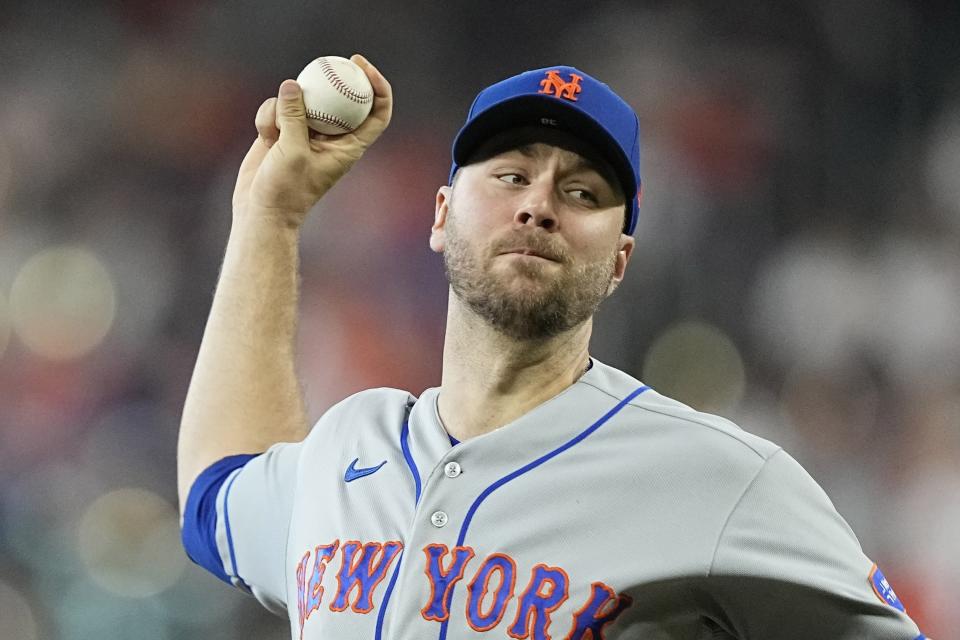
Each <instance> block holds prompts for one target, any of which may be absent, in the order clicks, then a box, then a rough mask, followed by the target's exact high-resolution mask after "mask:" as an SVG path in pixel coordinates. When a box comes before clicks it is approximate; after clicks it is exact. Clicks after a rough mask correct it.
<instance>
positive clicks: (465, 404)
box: [437, 291, 593, 440]
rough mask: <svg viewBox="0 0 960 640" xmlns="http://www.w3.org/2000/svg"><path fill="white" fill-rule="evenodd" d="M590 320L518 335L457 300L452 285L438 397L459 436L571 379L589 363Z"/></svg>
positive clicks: (509, 415)
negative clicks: (550, 333) (547, 332)
mask: <svg viewBox="0 0 960 640" xmlns="http://www.w3.org/2000/svg"><path fill="white" fill-rule="evenodd" d="M592 326H593V325H592V321H591V320H587V321H586V322H584V323H583V324H581V325H578V326H576V327H574V328H572V329H570V330H569V331H566V332H564V333H562V334H559V335H557V336H554V337H552V338H545V339H543V340H537V341H528V340H516V339H513V338H510V337H508V336H505V335H503V334H502V333H500V332H498V331H497V330H495V329H494V328H493V327H491V326H490V325H489V324H488V323H486V322H485V321H484V320H482V319H481V318H479V317H478V316H476V315H475V314H474V313H473V312H472V311H470V310H469V309H467V308H465V307H464V306H463V305H462V304H460V302H459V300H458V299H457V298H456V296H455V295H454V294H453V292H452V291H451V293H450V306H449V308H448V312H447V330H446V340H445V342H444V347H443V376H442V378H441V385H440V395H439V398H438V400H437V402H438V409H439V412H440V418H441V420H442V421H443V425H444V427H445V428H446V429H447V432H448V433H449V434H450V435H452V436H453V437H454V438H457V439H458V440H466V439H468V438H472V437H474V436H478V435H481V434H484V433H487V432H488V431H492V430H493V429H496V428H497V427H500V426H503V425H505V424H507V423H509V422H512V421H513V420H516V419H517V418H519V417H520V416H522V415H523V414H525V413H527V412H528V411H530V410H531V409H533V408H534V407H536V406H538V405H540V404H542V403H543V402H545V401H547V400H549V399H550V398H552V397H554V396H556V395H557V394H558V393H560V392H561V391H563V390H564V389H566V388H567V387H569V386H570V385H572V384H573V383H575V382H576V381H577V380H578V379H579V378H580V376H581V375H583V373H584V371H585V370H586V369H587V366H588V363H589V354H588V347H589V342H590V332H591V330H592Z"/></svg>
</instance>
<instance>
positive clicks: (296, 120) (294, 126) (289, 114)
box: [277, 80, 310, 147]
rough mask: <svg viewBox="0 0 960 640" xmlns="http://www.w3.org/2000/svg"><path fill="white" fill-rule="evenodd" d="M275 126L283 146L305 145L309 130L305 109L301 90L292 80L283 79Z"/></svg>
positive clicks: (307, 141)
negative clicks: (278, 130)
mask: <svg viewBox="0 0 960 640" xmlns="http://www.w3.org/2000/svg"><path fill="white" fill-rule="evenodd" d="M277 128H278V129H280V142H281V143H282V144H283V145H284V146H289V145H295V146H297V147H303V146H307V145H308V144H309V142H310V132H309V130H308V128H307V110H306V108H305V107H304V106H303V92H302V91H301V90H300V85H299V84H297V83H296V82H295V81H293V80H284V81H283V84H281V85H280V95H279V96H278V98H277Z"/></svg>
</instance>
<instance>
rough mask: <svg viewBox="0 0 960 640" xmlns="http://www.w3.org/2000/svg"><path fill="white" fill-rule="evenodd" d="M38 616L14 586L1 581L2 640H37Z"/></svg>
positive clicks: (0, 618)
mask: <svg viewBox="0 0 960 640" xmlns="http://www.w3.org/2000/svg"><path fill="white" fill-rule="evenodd" d="M39 637H40V636H39V633H38V630H37V622H36V616H35V615H34V613H33V609H32V608H31V607H30V603H29V602H28V601H27V599H26V597H24V595H23V594H22V593H20V592H19V591H18V590H17V589H15V588H14V587H13V585H10V584H7V583H6V582H4V581H3V580H0V638H4V639H6V638H9V639H10V640H36V639H37V638H39Z"/></svg>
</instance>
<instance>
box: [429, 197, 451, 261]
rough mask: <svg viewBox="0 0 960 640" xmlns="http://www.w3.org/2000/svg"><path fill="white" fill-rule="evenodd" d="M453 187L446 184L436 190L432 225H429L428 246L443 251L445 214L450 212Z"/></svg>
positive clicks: (439, 251)
mask: <svg viewBox="0 0 960 640" xmlns="http://www.w3.org/2000/svg"><path fill="white" fill-rule="evenodd" d="M452 197H453V189H452V188H451V187H448V186H446V185H444V186H442V187H440V188H439V189H438V190H437V203H436V205H435V208H434V211H433V226H432V227H430V248H431V249H433V250H434V251H436V252H437V253H443V248H444V244H445V240H446V225H447V215H449V213H450V199H451V198H452Z"/></svg>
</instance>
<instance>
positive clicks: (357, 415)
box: [305, 387, 417, 443]
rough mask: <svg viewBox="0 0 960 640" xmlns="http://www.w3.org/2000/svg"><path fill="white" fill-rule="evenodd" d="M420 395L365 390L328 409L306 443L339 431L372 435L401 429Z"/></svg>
mask: <svg viewBox="0 0 960 640" xmlns="http://www.w3.org/2000/svg"><path fill="white" fill-rule="evenodd" d="M416 400H417V398H416V396H414V395H412V394H411V393H410V392H408V391H403V390H401V389H390V388H387V387H380V388H375V389H364V390H363V391H359V392H357V393H355V394H353V395H351V396H348V397H346V398H344V399H343V400H341V401H340V402H338V403H337V404H335V405H333V406H332V407H330V408H329V409H327V410H326V411H325V412H324V413H323V415H322V416H320V419H319V420H317V422H316V423H315V424H314V426H313V428H312V429H311V430H310V433H309V435H307V439H306V441H305V442H307V443H309V442H311V441H315V440H317V439H318V438H323V439H325V438H326V437H328V436H330V435H333V434H334V433H335V432H340V431H343V430H347V431H349V432H356V431H358V430H359V431H364V432H369V431H370V430H375V429H377V428H378V427H380V428H381V429H382V428H384V427H387V428H390V430H391V431H393V430H394V429H393V427H396V429H395V430H396V432H398V433H399V428H400V426H401V425H402V424H403V422H404V421H405V420H406V416H407V414H408V413H409V410H410V407H412V406H413V404H414V402H416Z"/></svg>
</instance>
